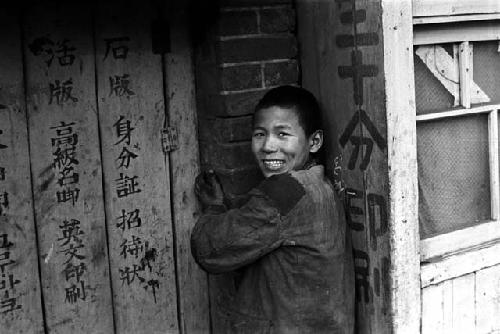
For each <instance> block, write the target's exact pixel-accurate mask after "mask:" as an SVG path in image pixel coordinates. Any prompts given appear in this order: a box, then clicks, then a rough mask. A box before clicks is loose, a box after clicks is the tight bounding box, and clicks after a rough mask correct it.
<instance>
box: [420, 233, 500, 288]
mask: <svg viewBox="0 0 500 334" xmlns="http://www.w3.org/2000/svg"><path fill="white" fill-rule="evenodd" d="M499 252H500V243H498V242H494V243H490V244H488V245H486V246H484V247H482V248H479V249H474V250H471V251H466V252H462V253H459V254H455V255H452V256H448V257H445V258H443V259H440V260H439V261H436V262H431V263H425V264H422V269H421V283H422V288H425V287H426V286H429V285H432V284H438V283H440V282H443V281H446V280H449V279H452V278H455V277H459V276H462V275H465V274H468V273H472V272H475V271H478V270H481V269H484V268H487V267H491V266H494V265H496V264H498V263H500V257H499V256H498V254H499Z"/></svg>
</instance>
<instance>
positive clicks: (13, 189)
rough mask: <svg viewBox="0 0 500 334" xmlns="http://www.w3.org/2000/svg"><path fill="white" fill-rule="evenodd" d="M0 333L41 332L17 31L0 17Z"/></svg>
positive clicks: (6, 16) (11, 18)
mask: <svg viewBox="0 0 500 334" xmlns="http://www.w3.org/2000/svg"><path fill="white" fill-rule="evenodd" d="M0 60H1V61H0V73H2V74H1V75H0V332H2V333H3V334H14V333H26V334H28V333H43V332H44V328H43V313H42V304H41V295H40V276H39V272H38V261H37V258H38V256H37V247H36V232H35V222H34V213H33V200H32V192H31V177H30V168H29V148H28V132H27V130H28V124H27V118H26V106H25V98H24V81H23V64H22V55H21V32H20V29H19V24H18V22H17V15H15V14H14V13H12V12H10V13H9V12H8V11H2V12H1V13H0Z"/></svg>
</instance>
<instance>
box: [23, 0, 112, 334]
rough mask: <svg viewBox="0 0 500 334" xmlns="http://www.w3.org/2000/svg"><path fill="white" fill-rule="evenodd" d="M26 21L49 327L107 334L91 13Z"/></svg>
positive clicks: (75, 8)
mask: <svg viewBox="0 0 500 334" xmlns="http://www.w3.org/2000/svg"><path fill="white" fill-rule="evenodd" d="M25 22H26V24H25V40H24V52H25V59H26V82H27V84H26V87H27V91H26V94H27V103H28V106H27V107H28V118H29V135H30V149H31V157H30V158H31V166H32V175H33V180H34V182H33V184H34V207H35V213H36V222H37V228H38V238H39V256H40V264H41V278H42V289H43V296H44V303H45V316H46V318H45V321H46V328H47V329H48V331H50V332H51V333H72V332H77V333H112V332H113V314H112V303H111V287H110V280H109V271H108V266H109V264H108V254H107V244H106V230H105V221H104V202H103V190H102V175H101V174H102V172H101V158H100V151H99V133H98V120H97V112H96V110H97V109H96V96H95V67H94V65H95V64H94V47H93V40H92V25H91V22H92V17H91V12H90V8H89V6H88V5H87V4H83V3H82V4H80V5H70V4H62V3H55V4H52V3H47V4H45V3H44V4H43V5H39V6H32V7H30V8H29V10H28V12H27V13H26V16H25Z"/></svg>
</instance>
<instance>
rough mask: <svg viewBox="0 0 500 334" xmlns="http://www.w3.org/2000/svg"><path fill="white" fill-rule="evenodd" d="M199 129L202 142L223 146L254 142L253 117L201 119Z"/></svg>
mask: <svg viewBox="0 0 500 334" xmlns="http://www.w3.org/2000/svg"><path fill="white" fill-rule="evenodd" d="M198 127H199V137H200V140H202V141H215V142H217V143H219V144H221V143H231V142H242V141H251V140H252V116H244V117H236V118H218V119H215V120H205V119H199V121H198Z"/></svg>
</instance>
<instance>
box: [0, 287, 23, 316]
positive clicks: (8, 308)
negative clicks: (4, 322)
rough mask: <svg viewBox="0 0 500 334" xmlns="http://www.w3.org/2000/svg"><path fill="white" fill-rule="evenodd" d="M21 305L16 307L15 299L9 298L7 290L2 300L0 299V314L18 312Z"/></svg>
mask: <svg viewBox="0 0 500 334" xmlns="http://www.w3.org/2000/svg"><path fill="white" fill-rule="evenodd" d="M20 308H21V305H17V299H16V298H15V297H10V295H9V290H6V291H5V294H4V295H3V297H2V299H0V313H2V314H7V313H11V312H14V311H15V310H19V309H20Z"/></svg>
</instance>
